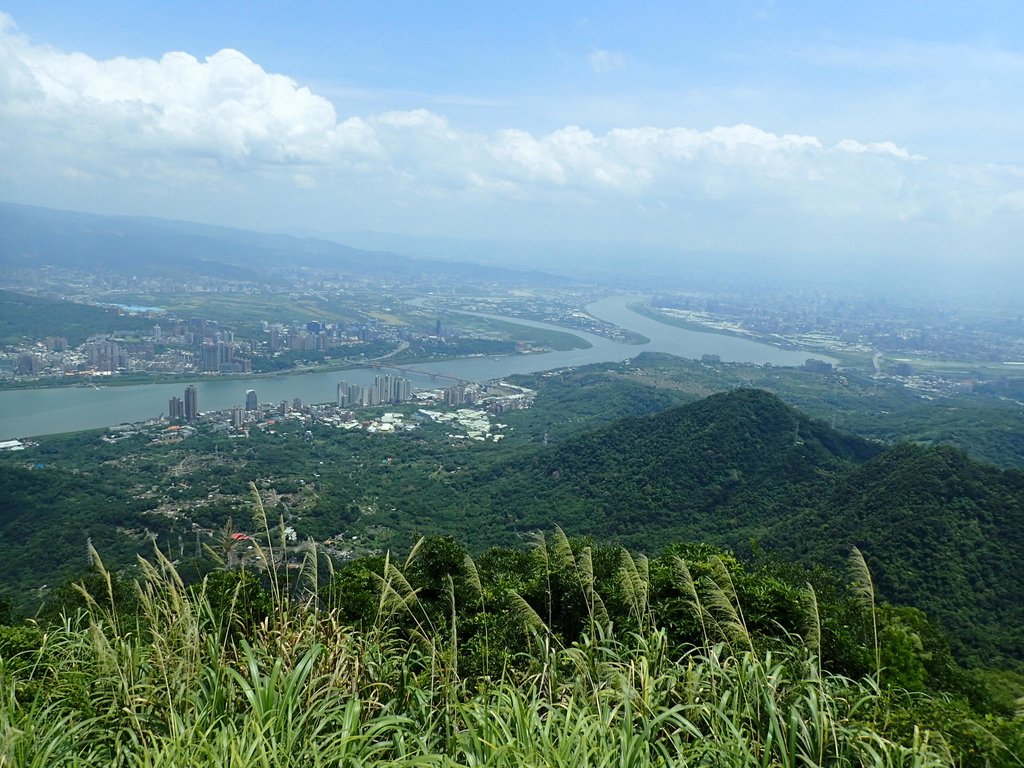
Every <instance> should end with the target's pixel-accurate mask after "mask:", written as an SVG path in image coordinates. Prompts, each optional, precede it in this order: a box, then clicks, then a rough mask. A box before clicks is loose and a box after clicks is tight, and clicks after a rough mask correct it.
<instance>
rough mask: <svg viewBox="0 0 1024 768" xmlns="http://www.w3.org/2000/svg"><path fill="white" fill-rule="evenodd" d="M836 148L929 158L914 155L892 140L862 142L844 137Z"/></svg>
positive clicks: (922, 156) (848, 150) (902, 157)
mask: <svg viewBox="0 0 1024 768" xmlns="http://www.w3.org/2000/svg"><path fill="white" fill-rule="evenodd" d="M836 149H841V150H842V151H843V152H858V153H864V152H868V153H873V154H877V155H892V156H893V157H897V158H899V159H900V160H927V158H926V157H925V156H924V155H912V154H910V152H909V151H908V150H906V149H904V148H903V147H897V146H896V145H895V144H893V143H892V142H891V141H873V142H869V143H867V144H862V143H861V142H859V141H854V140H853V139H843V140H842V141H840V142H839V143H838V144H836Z"/></svg>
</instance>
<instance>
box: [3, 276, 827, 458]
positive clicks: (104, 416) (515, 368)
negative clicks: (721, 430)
mask: <svg viewBox="0 0 1024 768" xmlns="http://www.w3.org/2000/svg"><path fill="white" fill-rule="evenodd" d="M637 300H638V298H637V297H627V296H612V297H609V298H606V299H601V300H600V301H597V302H595V303H593V304H591V305H589V306H588V307H587V311H588V312H590V313H591V314H592V315H593V316H594V317H596V318H598V319H600V320H605V321H607V322H609V323H613V324H615V325H618V326H620V327H622V328H626V329H628V330H631V331H635V332H637V333H639V334H641V335H643V336H646V337H647V338H648V339H650V342H649V343H648V344H621V343H619V342H615V341H610V340H609V339H605V338H602V337H600V336H595V335H593V334H590V333H584V332H582V331H577V330H574V329H571V328H561V327H558V326H553V325H548V324H545V323H537V322H533V321H530V320H521V319H519V318H502V319H504V320H507V321H510V322H514V323H518V324H520V325H528V326H533V327H538V328H552V329H555V330H560V331H568V332H570V333H572V334H573V335H575V336H579V337H580V338H584V339H586V340H587V341H588V342H590V344H591V345H592V346H591V347H590V348H589V349H573V350H569V351H566V352H545V353H543V354H536V355H511V356H509V357H497V358H492V357H473V358H464V359H459V360H441V361H438V362H431V363H417V364H413V365H412V366H411V367H413V368H415V369H416V370H418V371H424V372H425V373H424V374H412V373H410V374H408V378H410V379H411V380H412V384H413V387H416V388H421V389H424V388H430V389H435V388H438V387H442V386H445V383H446V379H445V378H438V379H434V378H432V377H431V376H429V375H426V374H430V373H433V374H439V375H442V376H451V377H454V378H457V379H465V380H468V381H488V380H491V379H500V378H503V377H505V376H509V375H511V374H513V373H532V372H535V371H546V370H551V369H554V368H565V367H570V366H578V365H588V364H590V363H601V362H610V361H619V360H625V359H627V358H630V357H634V356H636V355H638V354H640V353H641V352H648V351H649V352H667V353H669V354H673V355H678V356H680V357H688V358H699V357H700V356H701V355H702V354H716V355H719V356H720V357H721V358H722V360H724V361H726V362H744V363H771V364H772V365H790V366H796V365H801V364H802V363H803V362H804V360H805V359H806V358H807V357H808V356H809V353H807V352H801V351H796V350H785V349H779V348H778V347H773V346H771V345H769V344H761V343H758V342H754V341H748V340H746V339H740V338H736V337H733V336H726V335H723V334H717V333H701V332H698V331H689V330H685V329H682V328H676V327H674V326H671V325H665V324H664V323H659V322H657V321H655V320H651V319H649V318H646V317H643V316H642V315H638V314H637V313H636V312H633V311H631V310H630V309H629V308H628V306H627V304H629V303H631V302H634V301H637ZM815 356H816V357H820V356H819V355H815ZM376 373H377V371H376V370H375V369H373V368H372V367H365V368H351V369H347V370H344V371H323V372H315V373H287V374H279V375H275V376H266V377H259V378H246V379H242V378H226V377H210V378H204V379H201V380H199V381H196V382H195V385H196V388H197V390H198V393H199V408H200V410H203V411H209V410H221V409H225V408H230V407H231V406H232V405H237V404H241V403H244V402H245V392H246V390H248V389H254V390H256V394H257V396H258V397H259V400H260V402H265V401H270V402H280V401H281V400H289V401H291V400H294V399H295V398H296V397H298V398H301V400H302V402H304V403H325V402H333V401H334V399H335V396H336V392H337V384H338V382H339V381H343V380H344V381H348V382H349V383H353V384H370V383H372V382H373V377H374V376H375V375H376ZM184 389H185V383H184V382H181V383H176V384H138V385H132V386H124V387H117V386H110V387H105V388H101V389H94V388H92V387H80V386H79V387H51V388H46V389H20V390H7V391H2V392H0V440H8V439H13V438H22V437H32V436H37V435H49V434H54V433H58V432H75V431H78V430H82V429H93V428H96V427H107V426H113V425H115V424H122V423H124V422H135V421H144V420H146V419H150V418H153V417H155V416H159V415H161V414H166V413H167V401H168V400H169V399H170V398H171V397H173V396H175V395H177V396H179V397H180V396H181V395H182V393H183V392H184Z"/></svg>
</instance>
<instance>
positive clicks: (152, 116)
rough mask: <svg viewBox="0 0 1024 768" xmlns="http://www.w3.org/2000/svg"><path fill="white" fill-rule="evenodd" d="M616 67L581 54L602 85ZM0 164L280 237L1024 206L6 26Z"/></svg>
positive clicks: (788, 154)
mask: <svg viewBox="0 0 1024 768" xmlns="http://www.w3.org/2000/svg"><path fill="white" fill-rule="evenodd" d="M624 63H625V59H624V57H622V56H621V54H614V53H611V52H608V51H595V52H594V54H592V56H591V64H592V66H594V67H595V71H608V69H610V68H614V67H616V66H622V65H624ZM0 168H2V169H3V171H2V174H3V176H2V178H4V179H5V184H8V185H9V186H10V187H11V188H12V189H18V188H21V189H24V190H30V191H29V192H26V193H25V195H24V196H23V197H22V201H23V202H41V203H43V204H51V203H52V204H55V205H59V206H64V207H76V206H81V207H88V203H87V202H86V203H83V202H82V201H89V200H97V199H109V200H111V201H114V202H111V203H110V205H115V204H116V200H130V201H133V202H134V201H137V200H144V201H146V204H147V205H149V206H150V209H149V210H146V211H133V212H147V213H153V214H157V215H160V214H166V215H180V216H185V215H188V211H183V212H182V211H174V210H170V209H168V210H160V209H159V207H158V206H160V204H161V201H163V202H164V203H166V204H167V205H171V204H172V203H174V202H175V200H177V201H180V200H181V199H183V198H184V197H186V196H187V197H188V198H189V200H190V202H191V203H192V204H193V205H194V206H195V208H196V209H198V210H202V211H204V212H208V215H214V213H213V212H214V211H216V212H217V213H220V214H228V215H232V211H234V214H233V215H234V216H235V217H236V218H235V221H241V220H244V219H243V218H242V215H241V214H240V213H239V211H240V210H241V209H242V207H243V206H248V208H247V209H246V210H249V211H254V212H255V211H263V212H266V211H271V212H273V214H274V215H275V216H276V217H277V219H276V221H275V222H274V223H273V225H276V226H286V225H290V224H294V223H300V222H301V223H304V224H306V225H316V222H313V221H311V220H310V219H308V218H307V219H306V220H304V221H303V220H302V217H304V216H308V217H311V216H314V215H320V216H324V215H327V213H326V212H329V214H330V215H332V216H334V215H341V214H339V213H338V212H342V213H343V214H346V215H349V216H350V217H352V219H354V220H355V221H357V222H362V221H365V220H373V221H378V220H379V219H381V218H383V219H385V221H384V222H383V223H382V224H379V226H382V227H383V226H389V225H390V226H398V227H402V226H404V225H409V226H412V224H409V222H414V221H415V222H418V224H417V226H421V227H429V226H433V227H436V228H441V227H444V228H448V229H449V230H450V231H451V233H457V232H456V231H455V230H457V228H458V227H459V226H462V225H463V224H464V222H466V221H467V220H470V219H471V220H472V222H471V223H473V224H477V225H478V226H481V227H483V226H486V225H487V222H498V223H499V224H501V223H504V224H505V225H506V227H508V228H510V229H512V230H513V231H515V232H516V233H517V234H519V235H521V236H530V235H531V234H533V233H537V234H539V233H541V232H543V233H544V234H545V235H549V236H550V235H552V234H557V235H559V236H571V235H572V233H573V231H575V230H572V231H570V230H571V228H572V227H575V228H576V229H578V228H579V227H580V226H581V224H582V225H585V226H586V227H589V228H593V230H594V231H597V230H599V229H602V228H604V230H602V231H607V230H610V229H611V228H612V227H623V228H625V229H628V228H629V227H631V226H632V227H643V228H646V229H645V231H646V232H649V233H651V234H652V236H654V237H658V236H660V237H662V238H663V239H671V238H674V237H676V235H677V234H678V232H679V231H680V229H681V228H682V227H683V226H684V224H681V223H680V222H685V226H687V227H689V228H690V229H689V230H688V231H694V230H696V229H697V228H706V229H708V231H709V234H708V235H707V237H708V239H717V241H719V242H726V241H729V239H730V238H732V239H733V241H736V243H737V245H738V246H739V245H741V244H739V243H738V240H737V238H740V237H741V234H740V233H741V232H743V231H744V230H750V232H748V234H746V235H743V236H745V237H747V238H752V237H756V236H759V235H755V234H751V232H753V231H754V230H756V227H754V226H753V224H752V225H751V226H750V227H742V226H737V221H738V220H740V219H742V218H743V217H751V218H750V221H754V219H755V217H756V216H762V217H763V219H761V221H762V224H763V225H764V226H766V227H774V228H775V230H776V231H774V233H773V234H772V237H774V238H775V240H776V241H777V243H783V244H784V243H785V242H786V237H787V230H795V229H798V228H800V227H802V226H803V222H805V221H806V220H807V219H808V217H812V218H813V219H814V220H816V221H818V222H819V223H821V227H822V228H824V229H828V228H830V227H836V228H838V229H842V228H843V227H846V228H848V229H849V230H852V231H854V232H857V233H861V232H865V231H867V230H869V229H871V228H872V227H875V228H877V229H879V230H884V229H885V228H886V227H889V226H891V225H893V224H894V223H898V222H907V221H929V222H942V221H943V220H944V218H948V219H949V220H950V221H952V222H955V223H956V224H957V225H962V224H965V223H966V224H969V225H970V226H975V227H978V226H979V225H980V224H981V223H983V222H986V221H989V220H990V219H991V218H992V217H993V216H996V215H998V214H999V212H1000V211H1002V212H1016V211H1019V210H1020V207H1021V200H1022V199H1024V191H1022V190H1024V177H1022V175H1021V174H1020V173H1019V172H1018V173H1015V172H1013V171H1012V170H1008V169H1007V168H1006V167H1003V166H985V167H961V168H958V169H952V168H947V167H943V166H941V165H938V164H936V163H935V162H934V161H930V160H927V159H926V158H924V157H923V156H921V155H919V154H915V153H913V152H912V151H911V150H910V149H908V148H904V147H901V146H897V145H896V144H894V143H893V142H891V141H874V142H861V141H858V140H856V139H844V140H843V141H840V142H838V143H837V144H834V145H830V146H826V145H824V144H823V143H822V141H821V140H820V139H819V138H817V137H816V136H812V135H805V134H798V133H775V132H772V131H768V130H764V129H763V128H759V127H756V126H753V125H747V124H742V123H741V124H737V125H730V126H719V127H714V128H710V129H708V130H698V129H695V128H690V127H681V126H676V127H653V126H641V127H621V128H614V129H611V130H608V131H606V132H603V133H595V132H593V131H591V130H588V129H586V128H585V127H580V126H575V125H568V126H565V127H562V128H559V129H556V130H552V131H550V132H548V133H545V134H535V133H531V132H529V131H526V130H523V129H521V128H518V127H514V126H513V127H508V128H505V129H503V130H498V131H495V132H493V133H489V134H485V133H480V132H472V131H466V130H462V129H460V128H459V127H458V126H456V125H453V124H452V122H451V121H449V120H448V119H447V118H446V117H444V116H443V115H439V114H437V113H436V112H433V111H430V110H427V109H410V110H403V111H391V112H385V113H381V114H366V115H348V116H343V117H340V118H339V115H338V110H337V109H336V108H335V106H334V104H332V103H331V102H330V101H329V100H327V99H326V98H324V97H322V96H320V95H318V94H316V93H313V92H312V91H311V90H310V89H309V88H307V87H305V86H302V85H300V84H299V83H297V82H296V81H295V80H293V79H292V78H290V77H287V76H285V75H282V74H274V73H269V72H267V71H266V70H264V69H263V68H262V67H261V66H259V65H258V64H257V63H255V62H253V61H252V60H251V59H249V58H248V57H247V56H245V55H244V54H243V53H241V52H239V51H236V50H231V49H225V50H222V51H219V52H217V53H215V54H213V55H212V56H209V57H206V58H205V59H198V58H196V57H194V56H192V55H190V54H187V53H181V52H172V53H168V54H166V55H164V56H163V57H161V58H160V59H159V60H153V59H128V58H117V59H111V60H104V61H101V60H96V59H93V58H91V57H89V56H86V55H84V54H76V53H70V54H69V53H65V52H61V51H57V50H54V49H52V48H49V47H46V46H39V45H33V44H31V43H30V42H29V41H27V40H26V39H25V38H24V37H23V36H21V35H19V34H18V32H17V31H16V30H15V29H14V27H13V26H12V24H11V23H10V20H9V19H8V18H7V17H3V16H2V15H0ZM168 188H170V189H173V190H175V193H174V194H175V195H177V197H176V198H172V197H171V196H170V195H169V193H168V192H167V189H168ZM183 193H185V194H183ZM118 194H120V195H121V197H120V198H117V197H116V196H117V195H118ZM76 195H77V197H75V196H76ZM29 197H31V199H28V198H29ZM178 204H180V202H179V203H178ZM484 214H486V216H485V215H484ZM712 214H714V215H712ZM251 215H252V216H254V217H255V216H261V214H259V213H252V214H251ZM401 216H405V217H408V218H406V219H405V220H402V219H401V218H400V217H401ZM414 217H419V219H415V218H414ZM488 217H490V218H488ZM588 217H589V218H588ZM630 217H633V218H630ZM264 218H265V216H261V220H263V219H264ZM1002 219H1003V220H1006V221H1009V220H1010V219H1012V217H1010V216H1005V215H1004V216H1003V217H1002ZM403 221H404V224H403ZM516 222H518V223H516ZM716 222H717V223H716ZM225 223H231V222H225ZM266 223H267V224H268V225H270V224H271V222H266ZM840 224H841V225H842V226H839V225H840ZM321 226H324V227H325V228H330V226H332V225H331V224H326V223H321ZM716 226H717V227H719V228H720V232H719V233H718V235H717V237H716V236H715V235H714V233H713V232H712V231H711V230H713V229H714V227H716ZM935 226H939V225H938V224H936V225H935ZM531 227H533V228H535V229H532V230H531V229H530V228H531ZM996 234H998V232H997V233H996ZM623 236H625V235H623ZM760 236H763V237H766V238H767V237H768V235H767V234H765V233H763V232H762V233H760ZM747 244H748V245H749V243H747Z"/></svg>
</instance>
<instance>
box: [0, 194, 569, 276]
mask: <svg viewBox="0 0 1024 768" xmlns="http://www.w3.org/2000/svg"><path fill="white" fill-rule="evenodd" d="M44 266H50V267H58V268H63V269H72V270H79V271H94V272H99V273H104V272H107V273H114V274H118V275H138V276H140V277H165V278H169V279H179V280H180V279H189V278H197V277H209V278H222V279H230V280H250V281H261V280H263V279H265V277H266V276H267V274H268V273H272V272H278V271H280V270H282V269H286V268H307V269H316V270H323V271H328V272H336V273H339V274H344V275H348V276H353V277H355V276H382V277H389V278H392V279H396V278H406V279H422V278H424V277H426V278H431V277H434V278H449V279H455V278H458V279H479V280H499V279H500V280H503V281H506V282H509V283H513V284H519V283H521V282H527V281H528V282H530V283H531V284H548V285H556V284H562V283H565V282H566V279H565V278H562V277H555V276H552V275H548V274H545V273H542V272H538V271H530V272H526V271H517V270H513V269H504V268H502V267H500V266H485V265H480V264H474V263H472V262H471V261H450V260H440V259H419V258H414V257H410V256H404V255H398V254H396V253H391V252H387V251H377V250H362V249H359V248H352V247H349V246H347V245H343V244H341V243H337V242H333V241H330V240H325V239H320V238H311V237H293V236H291V235H276V234H266V233H260V232H252V231H248V230H239V229H229V228H226V227H215V226H210V225H205V224H195V223H189V222H180V221H167V220H164V219H156V218H143V217H129V216H98V215H94V214H88V213H76V212H72V211H58V210H54V209H50V208H38V207H32V206H25V205H15V204H12V203H0V270H26V269H37V268H42V267H44Z"/></svg>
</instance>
